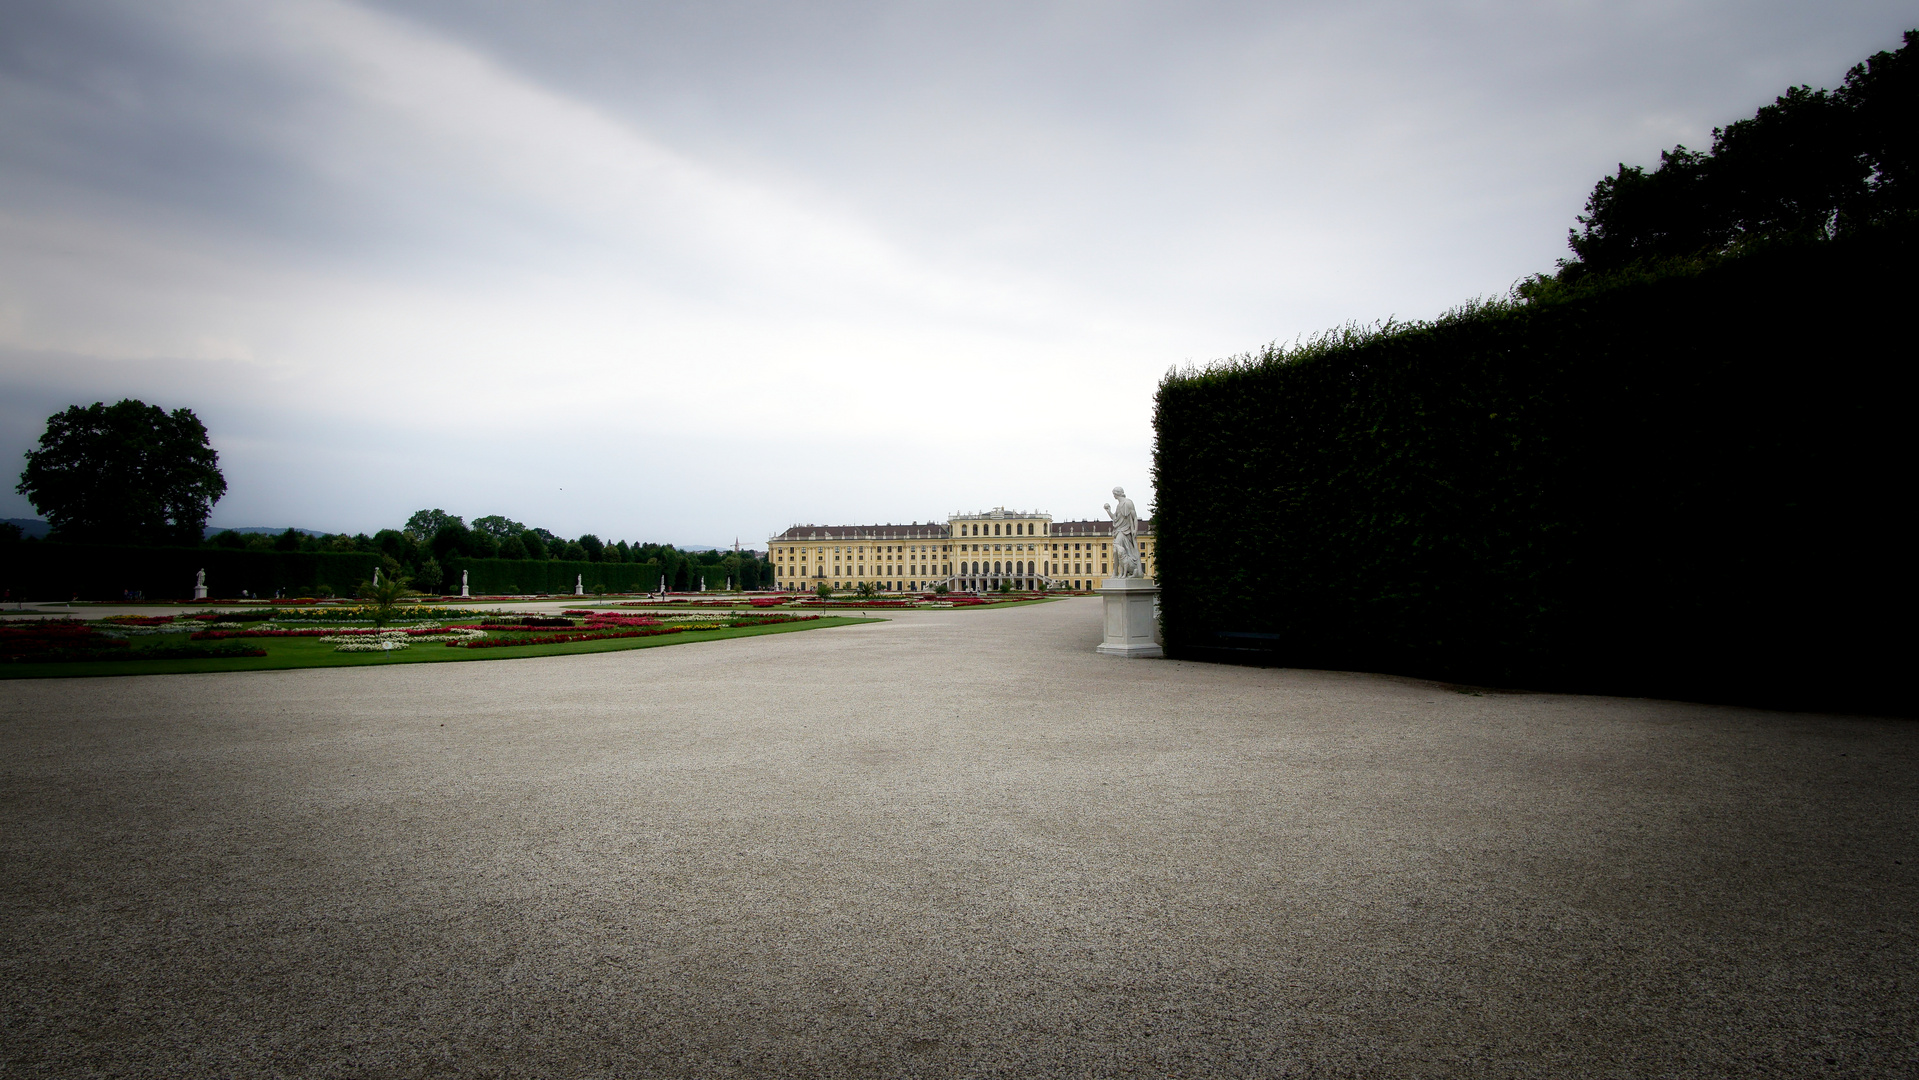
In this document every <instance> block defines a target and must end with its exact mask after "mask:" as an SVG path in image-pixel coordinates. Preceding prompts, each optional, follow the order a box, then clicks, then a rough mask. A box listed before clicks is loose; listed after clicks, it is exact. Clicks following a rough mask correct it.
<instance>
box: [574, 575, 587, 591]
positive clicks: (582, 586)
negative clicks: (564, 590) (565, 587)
mask: <svg viewBox="0 0 1919 1080" xmlns="http://www.w3.org/2000/svg"><path fill="white" fill-rule="evenodd" d="M573 595H574V596H585V595H586V575H585V574H574V575H573Z"/></svg>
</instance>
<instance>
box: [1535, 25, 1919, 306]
mask: <svg viewBox="0 0 1919 1080" xmlns="http://www.w3.org/2000/svg"><path fill="white" fill-rule="evenodd" d="M1915 45H1919V31H1909V32H1908V33H1907V34H1906V35H1905V45H1904V47H1902V48H1901V49H1899V50H1898V51H1897V52H1882V53H1878V54H1876V55H1874V56H1872V57H1870V58H1868V59H1867V60H1866V61H1865V62H1864V63H1862V64H1860V65H1858V66H1857V67H1855V68H1853V69H1852V70H1851V71H1850V72H1848V73H1847V75H1846V78H1845V82H1844V83H1843V85H1841V86H1840V88H1839V89H1837V90H1832V91H1827V90H1813V89H1811V88H1810V87H1805V86H1796V87H1793V88H1792V89H1790V90H1788V91H1786V93H1785V94H1783V95H1782V96H1780V98H1779V99H1778V100H1777V101H1775V102H1774V103H1773V104H1771V105H1768V106H1766V107H1764V108H1762V109H1760V110H1759V111H1758V113H1757V114H1756V115H1754V116H1753V117H1751V118H1750V119H1747V120H1741V121H1739V122H1737V123H1734V124H1731V125H1729V126H1727V127H1725V128H1716V129H1714V130H1713V133H1712V134H1713V138H1712V149H1711V150H1708V151H1705V152H1703V153H1702V152H1699V151H1694V150H1688V149H1687V148H1685V147H1684V146H1675V147H1673V148H1672V149H1671V150H1668V151H1665V152H1663V153H1661V154H1660V156H1659V157H1660V163H1659V166H1658V167H1657V168H1655V169H1653V170H1652V171H1650V172H1648V171H1646V170H1645V169H1642V168H1640V167H1638V166H1633V165H1625V164H1621V165H1620V166H1619V171H1618V172H1616V173H1614V174H1613V175H1611V176H1608V177H1605V178H1604V179H1602V180H1600V181H1599V183H1598V184H1597V185H1596V186H1595V187H1594V188H1593V192H1592V196H1591V198H1589V199H1588V200H1587V202H1586V212H1585V214H1583V215H1581V216H1580V218H1579V223H1580V228H1579V229H1577V230H1574V231H1573V233H1572V235H1571V236H1570V237H1569V244H1570V246H1571V247H1572V249H1573V253H1574V254H1575V255H1576V256H1578V257H1577V259H1574V260H1570V261H1566V262H1562V263H1561V264H1560V271H1559V274H1558V275H1557V280H1558V282H1559V283H1561V284H1573V283H1575V282H1578V281H1580V280H1582V279H1583V278H1585V277H1586V276H1588V275H1591V274H1611V273H1615V272H1618V271H1621V270H1624V269H1627V268H1629V267H1631V266H1633V265H1635V264H1642V263H1646V262H1658V261H1661V260H1667V259H1687V258H1695V257H1698V256H1702V255H1713V254H1725V253H1727V252H1732V251H1737V250H1739V249H1741V248H1742V247H1744V246H1746V245H1749V244H1751V243H1753V242H1755V241H1766V240H1779V239H1805V238H1832V237H1836V236H1844V235H1847V234H1849V233H1852V232H1855V231H1857V230H1859V229H1864V228H1870V227H1873V226H1875V225H1886V224H1889V223H1893V222H1896V221H1899V220H1901V219H1908V218H1910V217H1912V216H1913V215H1914V214H1915V213H1919V160H1915V158H1916V156H1919V154H1916V151H1919V49H1916V48H1915ZM1539 284H1541V282H1538V281H1536V282H1535V283H1534V287H1538V285H1539Z"/></svg>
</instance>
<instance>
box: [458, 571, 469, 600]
mask: <svg viewBox="0 0 1919 1080" xmlns="http://www.w3.org/2000/svg"><path fill="white" fill-rule="evenodd" d="M460 595H461V596H463V597H464V596H469V595H471V594H470V593H468V592H467V591H466V571H464V570H462V571H460Z"/></svg>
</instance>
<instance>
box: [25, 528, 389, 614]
mask: <svg viewBox="0 0 1919 1080" xmlns="http://www.w3.org/2000/svg"><path fill="white" fill-rule="evenodd" d="M379 562H380V556H378V555H370V554H365V553H361V552H341V551H322V552H309V551H235V550H230V549H227V548H217V547H197V548H186V547H178V548H170V547H119V546H110V545H101V544H55V543H47V542H44V541H40V542H34V543H16V544H5V545H0V588H5V589H7V590H8V591H10V592H11V593H12V594H13V595H14V596H16V597H25V598H27V599H30V600H66V599H69V598H71V597H74V596H78V597H79V598H80V599H82V600H118V599H120V598H121V597H122V596H124V595H125V594H126V593H127V592H128V591H133V592H139V593H143V594H145V596H146V598H147V599H149V600H187V599H191V598H192V596H193V583H194V576H195V574H196V572H197V571H199V570H202V569H204V570H205V571H206V572H207V592H208V594H209V595H210V596H211V597H213V598H214V599H230V598H233V597H237V596H239V595H241V593H242V591H245V592H249V593H252V594H253V595H255V596H272V595H274V594H275V593H276V592H284V593H285V594H286V595H288V596H310V595H313V593H314V591H315V588H316V586H320V585H326V586H329V587H331V588H332V589H333V591H334V592H335V593H336V594H338V595H341V596H349V595H351V594H352V593H353V590H354V589H356V588H358V587H359V585H360V583H361V582H363V581H366V580H367V579H369V578H371V577H372V576H373V568H374V567H375V566H377V565H379Z"/></svg>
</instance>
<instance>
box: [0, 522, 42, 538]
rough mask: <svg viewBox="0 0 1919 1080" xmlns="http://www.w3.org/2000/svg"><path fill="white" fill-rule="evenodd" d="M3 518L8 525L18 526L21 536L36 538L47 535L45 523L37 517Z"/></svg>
mask: <svg viewBox="0 0 1919 1080" xmlns="http://www.w3.org/2000/svg"><path fill="white" fill-rule="evenodd" d="M5 520H6V523H7V524H9V525H18V526H20V535H21V536H24V537H28V538H30V539H38V538H40V537H44V536H46V535H47V523H46V522H44V521H41V520H40V519H39V518H7V519H5Z"/></svg>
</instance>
